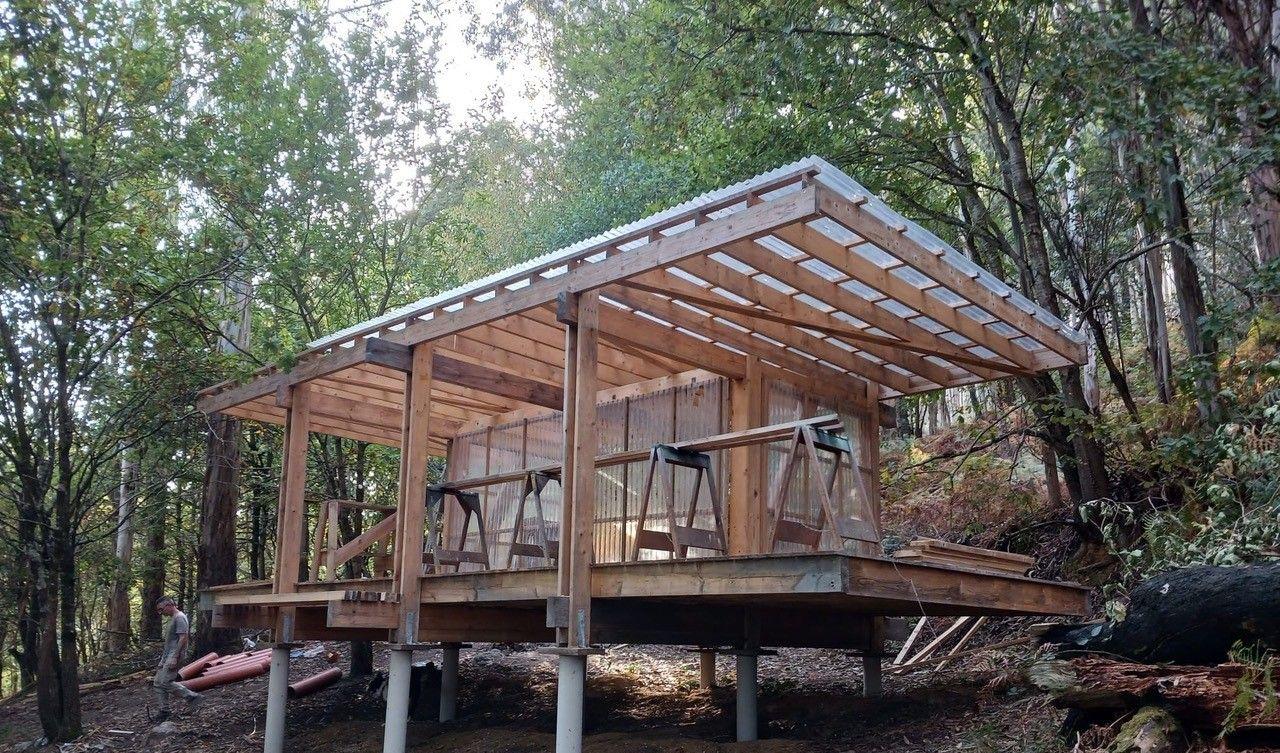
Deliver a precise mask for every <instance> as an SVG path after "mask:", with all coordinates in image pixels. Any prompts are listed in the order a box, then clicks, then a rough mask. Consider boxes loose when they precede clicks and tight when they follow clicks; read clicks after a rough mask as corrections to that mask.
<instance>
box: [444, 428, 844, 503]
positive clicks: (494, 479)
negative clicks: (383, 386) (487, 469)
mask: <svg viewBox="0 0 1280 753" xmlns="http://www.w3.org/2000/svg"><path fill="white" fill-rule="evenodd" d="M801 426H813V427H815V428H819V429H828V428H840V427H841V426H842V424H841V421H840V416H838V415H836V414H835V413H828V414H826V415H824V416H815V417H814V418H803V419H800V420H799V421H788V422H786V423H781V424H771V425H769V426H761V427H758V428H755V429H743V430H741V431H731V432H728V433H725V434H715V435H712V436H710V437H703V438H702V439H690V440H685V441H683V442H670V443H665V444H666V445H667V446H668V447H675V448H678V449H681V450H690V451H692V452H714V451H716V450H728V449H732V448H734V447H746V446H748V445H753V444H768V443H769V442H779V441H782V440H785V439H788V438H790V436H791V434H792V432H794V431H795V430H796V428H798V427H801ZM648 457H649V448H644V449H639V450H623V451H620V452H610V453H605V454H603V455H597V456H596V468H608V467H610V466H614V465H624V464H626V463H639V462H643V461H644V460H645V459H647V458H648ZM561 465H562V464H560V463H552V464H549V465H542V466H536V467H530V468H521V469H519V470H515V471H504V472H502V473H491V474H489V475H487V476H476V477H475V478H469V479H461V480H458V481H448V482H445V483H447V484H448V485H449V486H450V487H452V488H454V489H476V488H479V487H482V486H494V485H496V484H506V483H511V482H513V481H521V480H523V479H524V477H525V476H527V475H529V474H530V473H544V474H548V475H551V476H557V477H558V476H559V475H560V470H561Z"/></svg>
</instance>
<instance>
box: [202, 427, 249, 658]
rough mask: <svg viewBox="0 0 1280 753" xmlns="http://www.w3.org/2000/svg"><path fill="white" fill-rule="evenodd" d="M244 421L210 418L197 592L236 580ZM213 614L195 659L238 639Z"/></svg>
mask: <svg viewBox="0 0 1280 753" xmlns="http://www.w3.org/2000/svg"><path fill="white" fill-rule="evenodd" d="M239 440H240V421H239V420H237V419H234V418H231V417H229V416H224V415H222V414H220V413H216V414H214V415H212V416H209V433H208V444H207V445H206V453H205V454H206V458H205V463H206V464H205V475H204V492H203V494H202V495H201V506H200V542H199V546H198V548H197V550H196V559H197V567H196V573H197V574H196V589H197V592H199V591H203V590H205V589H207V588H209V587H211V586H220V585H224V584H227V583H234V582H235V580H236V503H237V501H238V498H239V495H240V442H239ZM210 617H211V616H210V614H209V613H205V612H200V613H199V617H198V619H197V620H196V627H195V631H194V640H193V642H194V644H195V648H194V649H193V653H194V654H195V655H197V656H199V655H201V654H205V653H208V652H210V651H222V650H225V649H227V648H229V647H231V646H234V645H235V643H236V641H237V639H238V635H237V633H236V631H235V630H233V629H229V628H220V629H215V628H214V627H213V620H212V619H211V618H210Z"/></svg>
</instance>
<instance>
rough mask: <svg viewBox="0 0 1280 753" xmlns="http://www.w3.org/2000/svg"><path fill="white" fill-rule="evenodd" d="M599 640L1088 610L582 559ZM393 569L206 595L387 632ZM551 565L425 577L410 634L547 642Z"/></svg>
mask: <svg viewBox="0 0 1280 753" xmlns="http://www.w3.org/2000/svg"><path fill="white" fill-rule="evenodd" d="M591 576H592V579H591V583H592V587H591V593H592V602H591V603H592V615H591V619H592V623H593V626H594V628H593V629H594V630H596V631H597V638H596V640H597V641H598V642H600V643H637V644H642V643H654V644H688V645H722V646H723V645H735V644H738V643H740V642H741V640H742V637H743V635H742V634H743V630H744V624H746V622H747V619H748V615H754V616H756V617H758V620H759V625H760V628H759V629H760V640H761V643H762V645H765V646H776V647H781V646H808V647H816V648H824V647H825V648H849V649H859V648H863V647H865V645H866V644H867V641H868V640H869V631H870V627H869V626H870V624H871V622H872V621H871V620H870V619H868V618H873V617H884V616H916V615H930V616H934V615H1083V614H1085V613H1086V611H1087V589H1085V588H1083V587H1081V586H1078V585H1075V584H1069V583H1056V582H1049V581H1042V580H1036V579H1032V578H1026V577H1022V576H1017V575H1000V574H994V573H987V572H977V571H973V570H967V569H962V568H957V567H944V566H940V565H927V564H915V563H906V562H902V561H898V560H893V559H886V558H881V557H868V556H859V555H851V554H844V553H835V552H822V553H803V554H783V555H771V556H752V557H707V558H695V559H686V560H655V561H642V562H630V563H618V564H600V565H594V566H592V568H591ZM391 586H392V584H391V580H390V579H385V578H384V579H362V580H348V581H335V582H326V583H299V584H298V588H297V591H296V592H295V593H287V594H273V593H271V583H270V582H266V581H260V582H253V583H241V584H236V585H233V586H221V587H218V588H215V589H211V590H210V591H209V592H208V593H207V594H206V606H208V607H212V608H213V609H214V613H215V619H216V620H217V621H218V622H219V623H220V624H223V625H227V626H238V627H263V628H266V627H270V626H271V625H272V612H273V611H274V610H275V609H278V608H283V607H295V608H296V623H295V637H296V638H297V639H299V640H301V639H330V640H333V639H354V638H364V639H372V640H387V639H388V634H389V633H388V631H390V630H391V629H393V628H395V627H396V624H397V622H396V620H397V614H398V610H399V605H398V604H397V603H396V602H395V601H394V600H393V599H394V597H391V596H387V594H389V593H390V590H391ZM557 591H558V585H557V579H556V571H555V569H553V568H538V569H530V570H490V571H479V572H465V573H450V574H443V575H427V576H423V578H422V580H421V602H422V606H421V609H420V612H419V621H418V625H419V629H418V640H419V641H422V642H443V641H491V642H522V643H553V642H554V641H555V631H554V630H553V629H551V628H548V627H546V623H547V610H548V599H552V602H551V603H553V604H554V598H553V597H555V596H557Z"/></svg>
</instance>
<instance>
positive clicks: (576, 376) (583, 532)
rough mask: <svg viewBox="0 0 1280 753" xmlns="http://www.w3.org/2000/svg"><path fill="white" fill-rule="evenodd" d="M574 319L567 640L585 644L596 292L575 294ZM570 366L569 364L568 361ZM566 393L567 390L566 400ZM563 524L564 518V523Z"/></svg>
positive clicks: (595, 442) (595, 439)
mask: <svg viewBox="0 0 1280 753" xmlns="http://www.w3.org/2000/svg"><path fill="white" fill-rule="evenodd" d="M576 298H577V300H576V304H577V306H576V309H577V310H576V320H575V321H573V324H571V325H570V328H571V329H575V330H577V338H576V339H577V342H576V347H575V353H573V356H575V357H573V364H572V369H573V396H572V397H573V443H572V464H571V465H567V466H564V470H563V471H562V474H563V475H564V476H572V479H573V483H572V485H571V487H570V490H571V494H572V505H571V506H570V510H571V515H572V517H571V519H570V528H568V535H567V537H566V535H564V534H563V531H562V535H561V538H562V539H563V538H568V539H570V542H571V546H570V575H568V617H570V620H568V622H570V625H568V630H567V638H568V640H567V645H573V647H579V648H586V647H589V645H591V558H593V551H594V542H593V538H594V537H593V529H594V528H595V453H596V449H598V448H599V434H598V426H596V420H595V392H596V378H595V370H596V360H598V355H599V339H598V319H599V310H600V297H599V295H598V293H595V292H589V293H580V295H577V296H576ZM566 366H568V364H566ZM567 401H568V393H567V392H566V402H567ZM561 526H562V529H563V526H564V524H563V521H562V522H561Z"/></svg>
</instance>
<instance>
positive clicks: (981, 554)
mask: <svg viewBox="0 0 1280 753" xmlns="http://www.w3.org/2000/svg"><path fill="white" fill-rule="evenodd" d="M893 556H894V557H895V558H897V559H903V560H914V561H919V562H922V563H924V564H930V565H948V566H954V565H959V566H962V567H970V568H974V569H978V570H989V571H994V572H1000V573H1009V574H1014V575H1023V574H1025V573H1026V571H1027V570H1029V569H1030V568H1031V567H1032V566H1034V565H1035V562H1036V561H1035V558H1034V557H1028V556H1026V555H1022V554H1013V553H1011V552H1000V551H996V550H994V549H980V548H978V547H973V546H966V545H964V544H953V543H951V542H949V541H940V540H938V539H915V540H913V541H912V542H911V543H910V545H908V546H907V547H904V548H902V549H899V550H898V551H896V552H894V553H893Z"/></svg>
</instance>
